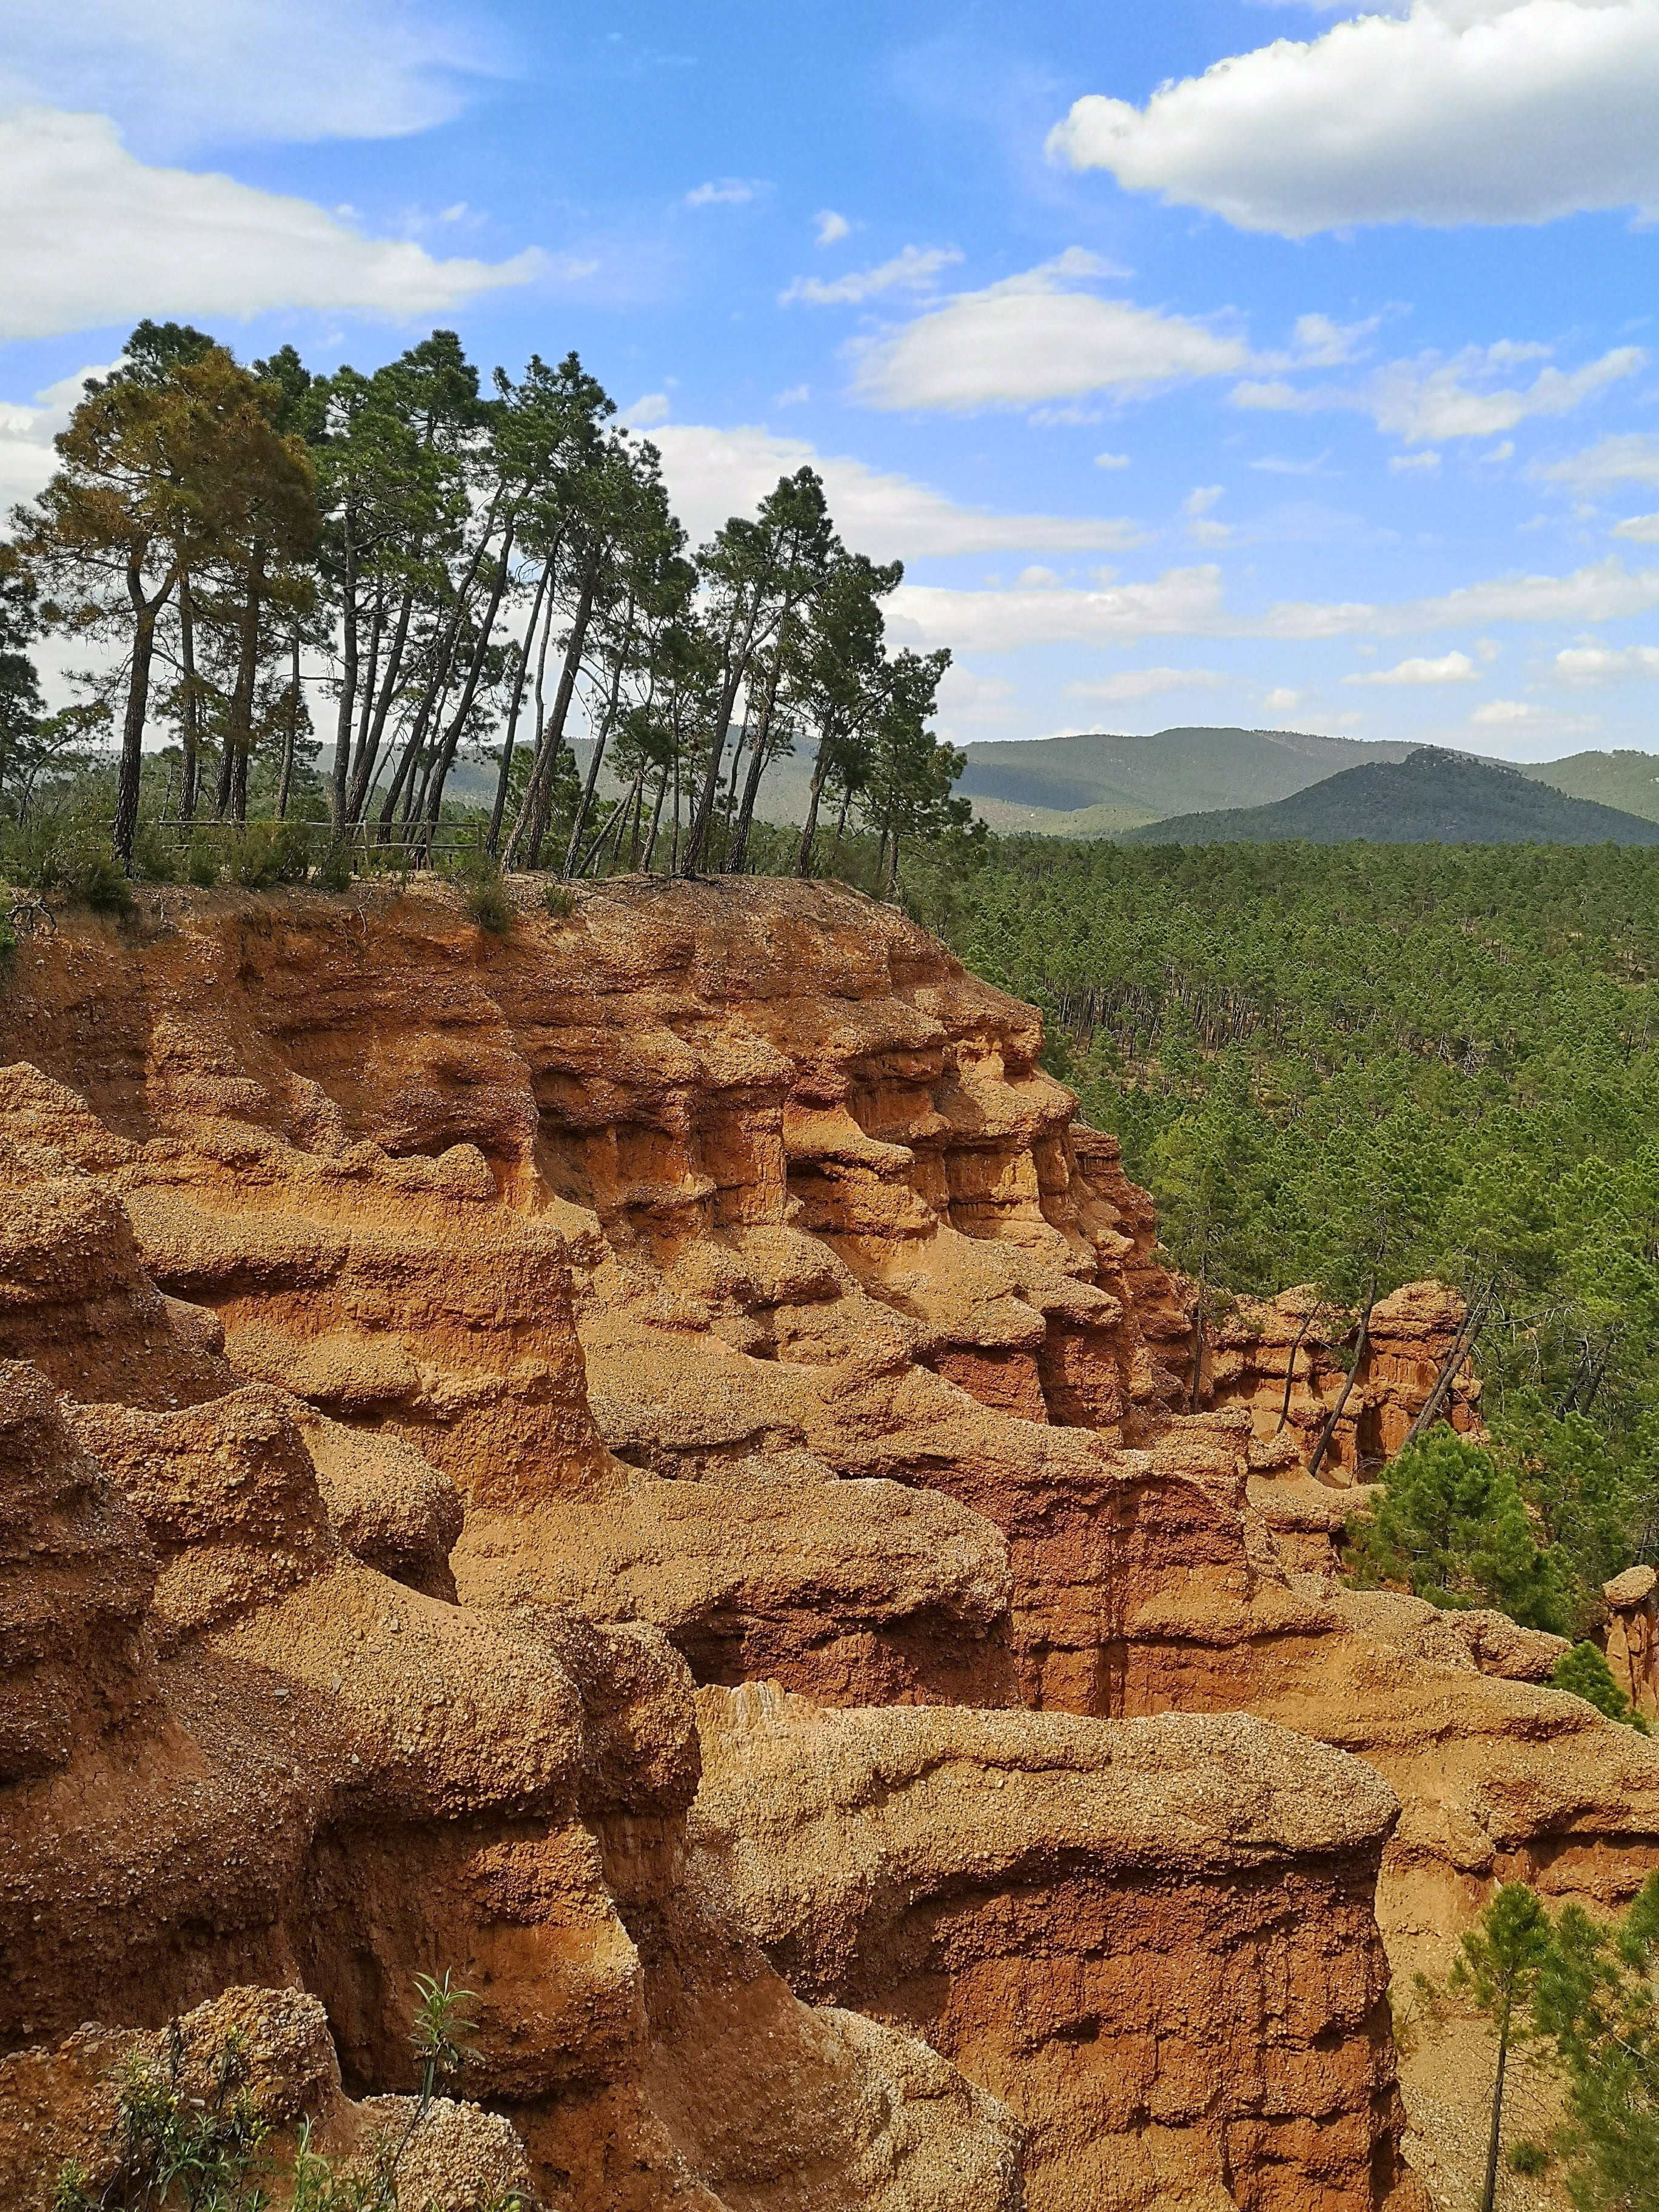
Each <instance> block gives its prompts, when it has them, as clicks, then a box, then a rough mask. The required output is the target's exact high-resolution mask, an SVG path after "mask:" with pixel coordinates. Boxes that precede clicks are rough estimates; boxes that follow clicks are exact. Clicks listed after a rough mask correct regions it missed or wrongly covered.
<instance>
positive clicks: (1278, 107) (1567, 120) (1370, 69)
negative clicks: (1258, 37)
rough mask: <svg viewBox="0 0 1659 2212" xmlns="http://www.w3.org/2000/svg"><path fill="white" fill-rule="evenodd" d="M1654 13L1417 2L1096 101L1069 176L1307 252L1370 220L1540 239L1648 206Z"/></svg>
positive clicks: (1086, 109)
mask: <svg viewBox="0 0 1659 2212" xmlns="http://www.w3.org/2000/svg"><path fill="white" fill-rule="evenodd" d="M1656 112H1659V0H1412V5H1411V6H1410V7H1409V9H1407V10H1406V11H1404V12H1402V13H1398V14H1392V15H1388V14H1382V13H1368V14H1364V15H1358V16H1357V17H1356V18H1355V19H1354V20H1352V21H1346V22H1342V23H1338V24H1336V25H1334V27H1332V28H1331V29H1330V30H1329V31H1328V32H1326V33H1324V35H1323V36H1322V37H1321V38H1317V39H1313V40H1290V39H1279V40H1274V41H1273V44H1272V45H1271V46H1260V47H1257V48H1256V49H1255V50H1254V51H1253V52H1249V53H1245V54H1238V55H1234V56H1233V57H1231V58H1230V59H1228V60H1225V61H1222V62H1218V63H1217V64H1215V66H1214V67H1213V68H1212V69H1209V70H1206V71H1205V73H1204V75H1203V76H1197V77H1184V78H1182V80H1181V81H1180V82H1176V83H1171V84H1165V85H1163V86H1161V87H1160V88H1159V89H1158V91H1157V92H1155V93H1154V94H1152V98H1151V99H1150V100H1148V101H1147V102H1146V106H1144V107H1136V106H1133V105H1132V104H1131V103H1130V102H1129V101H1127V100H1112V99H1108V98H1105V97H1103V96H1102V95H1100V94H1091V95H1090V96H1088V97H1087V98H1085V99H1083V100H1079V101H1077V103H1076V104H1075V105H1074V106H1073V108H1072V110H1071V112H1070V113H1069V114H1068V115H1067V116H1066V118H1065V119H1064V120H1063V121H1062V122H1061V123H1060V124H1058V125H1056V126H1055V128H1054V131H1053V132H1052V133H1051V134H1050V137H1049V140H1048V149H1049V153H1050V155H1051V156H1052V157H1053V158H1054V160H1056V161H1067V162H1069V163H1070V164H1071V166H1072V167H1073V168H1076V169H1105V170H1108V171H1109V172H1110V173H1111V174H1112V175H1113V176H1115V178H1116V179H1117V180H1118V182H1119V183H1120V184H1121V185H1125V186H1127V188H1129V189H1130V190H1132V191H1156V192H1159V193H1161V194H1162V195H1163V197H1164V200H1165V202H1166V203H1169V204H1174V205H1176V206H1181V207H1201V208H1207V209H1209V210H1212V211H1213V212H1214V213H1216V214H1218V215H1220V216H1224V217H1225V219H1226V220H1227V221H1228V222H1231V223H1233V224H1235V225H1236V226H1237V228H1240V229H1243V230H1260V231H1273V232H1276V233H1278V234H1279V235H1280V236H1282V237H1287V238H1306V237H1308V236H1310V235H1311V234H1313V233H1315V232H1316V231H1322V230H1334V229H1346V228H1351V227H1352V226H1355V225H1358V224H1362V223H1376V222H1418V223H1425V224H1431V225H1435V226H1444V225H1449V224H1457V223H1517V222H1518V223H1537V222H1550V221H1553V219H1554V218H1555V217H1557V216H1564V215H1571V214H1574V213H1577V212H1579V211H1581V210H1586V209H1592V208H1626V207H1628V208H1639V209H1651V208H1654V207H1656V206H1659V132H1656V131H1655V130H1654V128H1653V118H1654V115H1655V113H1656Z"/></svg>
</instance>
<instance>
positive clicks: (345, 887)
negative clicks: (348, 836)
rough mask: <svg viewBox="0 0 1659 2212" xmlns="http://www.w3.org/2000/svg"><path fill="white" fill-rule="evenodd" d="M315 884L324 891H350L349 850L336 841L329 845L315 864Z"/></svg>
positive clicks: (348, 847) (346, 846) (347, 846)
mask: <svg viewBox="0 0 1659 2212" xmlns="http://www.w3.org/2000/svg"><path fill="white" fill-rule="evenodd" d="M317 883H318V885H319V889H321V890H325V891H349V890H350V889H351V848H350V846H349V845H346V844H342V843H340V842H335V843H333V844H331V845H330V847H329V848H328V850H327V851H326V852H325V854H323V857H322V859H321V860H319V862H318V863H317Z"/></svg>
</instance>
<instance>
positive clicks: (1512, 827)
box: [1122, 745, 1659, 845]
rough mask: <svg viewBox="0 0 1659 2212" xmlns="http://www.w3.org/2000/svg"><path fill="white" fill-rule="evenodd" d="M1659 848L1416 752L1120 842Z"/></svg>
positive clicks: (1482, 764) (1617, 815) (1520, 784)
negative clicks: (1360, 841)
mask: <svg viewBox="0 0 1659 2212" xmlns="http://www.w3.org/2000/svg"><path fill="white" fill-rule="evenodd" d="M1356 837H1364V838H1366V839H1368V840H1369V841H1370V843H1372V844H1374V845H1426V844H1440V845H1507V844H1518V843H1523V842H1529V843H1534V844H1540V845H1601V844H1607V843H1612V844H1615V845H1659V822H1649V821H1644V820H1643V819H1642V818H1641V817H1640V816H1638V815H1635V814H1629V813H1624V812H1621V811H1619V810H1618V809H1617V808H1614V807H1611V806H1599V805H1595V803H1594V802H1592V801H1591V800H1589V799H1573V798H1570V797H1569V796H1568V795H1567V794H1566V793H1565V792H1559V791H1556V790H1555V789H1553V787H1551V786H1550V785H1548V784H1547V783H1543V782H1541V781H1538V780H1537V777H1536V775H1535V774H1534V775H1522V773H1521V771H1520V770H1519V769H1514V768H1508V767H1505V766H1504V765H1503V764H1502V763H1498V762H1496V761H1482V760H1474V759H1473V758H1471V757H1469V756H1468V754H1466V753H1449V752H1443V751H1441V750H1439V749H1438V748H1437V747H1436V746H1432V745H1422V746H1419V748H1418V749H1417V750H1415V751H1414V752H1413V753H1412V754H1411V755H1410V757H1408V758H1407V759H1406V760H1404V761H1401V762H1388V761H1370V762H1367V763H1366V764H1365V765H1364V767H1363V768H1350V769H1343V770H1342V772H1341V773H1340V775H1332V776H1327V777H1326V778H1325V780H1324V781H1323V782H1322V783H1315V784H1310V785H1309V786H1308V787H1306V788H1305V789H1304V790H1302V791H1298V792H1297V793H1294V794H1293V795H1292V796H1291V798H1289V799H1279V801H1278V802H1277V803H1276V804H1275V805H1272V806H1240V807H1230V808H1226V809H1224V810H1222V811H1219V812H1214V813H1205V814H1178V815H1173V816H1170V817H1165V819H1164V820H1163V821H1160V822H1155V823H1149V824H1147V825H1146V827H1145V828H1143V829H1131V830H1128V831H1127V832H1125V833H1124V836H1123V839H1122V842H1124V843H1125V844H1134V845H1220V844H1233V843H1243V844H1279V843H1285V844H1288V843H1291V842H1295V841H1298V840H1299V841H1303V842H1306V843H1309V844H1312V845H1340V844H1344V843H1346V842H1348V841H1349V840H1350V839H1352V838H1356Z"/></svg>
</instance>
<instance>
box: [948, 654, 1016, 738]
mask: <svg viewBox="0 0 1659 2212" xmlns="http://www.w3.org/2000/svg"><path fill="white" fill-rule="evenodd" d="M1014 696H1015V687H1014V686H1013V685H1012V684H1010V683H1008V682H1006V680H1005V679H1004V678H1001V677H1000V676H975V675H974V674H973V672H972V671H970V670H969V669H966V668H964V667H963V665H962V664H961V662H960V661H955V662H952V664H951V666H950V667H949V668H947V669H946V670H945V681H944V683H943V684H941V685H940V686H939V710H940V713H941V714H942V715H943V716H944V718H945V722H946V724H947V725H948V726H954V725H956V724H957V723H960V722H979V723H986V722H1006V721H1008V720H1011V719H1012V716H1011V714H1010V711H1009V704H1008V702H1009V701H1010V700H1011V699H1012V698H1013V697H1014Z"/></svg>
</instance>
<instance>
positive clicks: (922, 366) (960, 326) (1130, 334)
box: [854, 248, 1249, 414]
mask: <svg viewBox="0 0 1659 2212" xmlns="http://www.w3.org/2000/svg"><path fill="white" fill-rule="evenodd" d="M1103 273H1104V272H1103V265H1102V264H1101V263H1100V262H1099V261H1098V260H1097V258H1096V257H1095V256H1094V255H1092V254H1090V253H1085V252H1081V251H1080V250H1079V249H1077V248H1072V249H1070V250H1069V251H1068V252H1065V253H1063V254H1061V255H1060V258H1059V259H1058V260H1055V261H1050V262H1046V263H1044V264H1042V267H1040V268H1036V269H1031V270H1027V271H1026V272H1025V273H1024V275H1023V276H1010V277H1006V278H1005V279H1004V281H1003V282H1002V283H1000V284H991V285H987V287H986V289H984V290H983V291H980V292H963V293H960V294H958V295H957V297H956V298H954V299H952V300H951V301H947V302H946V303H945V305H944V306H943V307H935V308H933V309H932V310H931V311H930V312H929V313H926V314H923V315H921V316H918V317H917V319H915V321H914V322H912V323H908V324H907V325H905V326H904V327H903V328H902V329H901V330H899V331H893V332H890V333H888V334H887V335H885V336H884V337H878V338H870V339H863V340H860V341H859V342H858V343H857V344H856V345H855V347H854V362H855V364H856V366H855V373H854V396H855V397H856V398H860V399H862V400H863V401H865V403H866V404H867V405H869V406H872V407H884V408H937V409H941V410H945V411H946V412H950V413H955V414H969V413H972V412H974V411H975V410H979V409H981V408H994V407H1022V406H1026V405H1029V404H1032V403H1034V402H1036V401H1038V400H1043V399H1066V398H1080V397H1081V396H1082V395H1083V394H1085V392H1144V391H1146V390H1147V389H1148V388H1149V387H1151V386H1154V385H1158V384H1168V383H1176V382H1179V381H1182V380H1186V379H1190V378H1194V377H1204V376H1222V375H1226V374H1230V373H1231V372H1232V371H1235V370H1237V369H1240V368H1243V367H1244V366H1245V365H1246V363H1247V362H1248V361H1249V349H1248V348H1247V347H1246V346H1245V345H1244V343H1243V341H1242V340H1241V339H1239V338H1237V337H1232V336H1230V335H1228V334H1226V333H1224V332H1222V331H1215V330H1212V329H1211V328H1210V327H1209V326H1208V325H1206V324H1204V323H1197V322H1192V321H1189V320H1188V319H1187V318H1186V317H1184V316H1181V315H1166V314H1164V313H1161V312H1160V311H1159V310H1158V309H1157V308H1153V307H1135V306H1133V304H1132V303H1131V302H1130V301H1126V300H1103V299H1101V298H1100V297H1099V296H1098V295H1097V294H1096V293H1093V292H1091V291H1086V290H1084V289H1080V288H1081V286H1082V285H1083V284H1084V283H1085V282H1086V280H1088V279H1089V278H1091V277H1097V276H1101V275H1102V274H1103Z"/></svg>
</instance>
